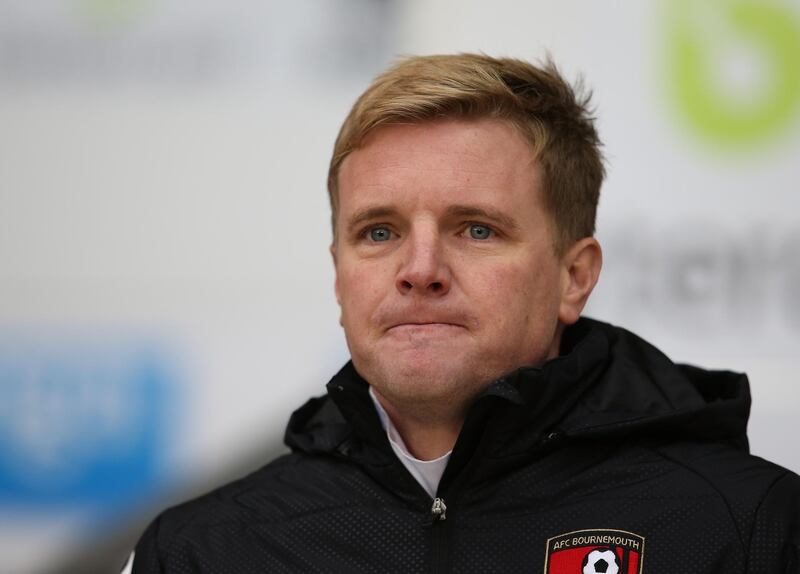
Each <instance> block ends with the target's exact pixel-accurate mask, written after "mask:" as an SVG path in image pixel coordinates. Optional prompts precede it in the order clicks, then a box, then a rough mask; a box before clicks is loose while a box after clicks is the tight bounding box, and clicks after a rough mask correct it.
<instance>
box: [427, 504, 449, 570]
mask: <svg viewBox="0 0 800 574" xmlns="http://www.w3.org/2000/svg"><path fill="white" fill-rule="evenodd" d="M430 512H431V518H432V519H433V520H432V521H431V522H430V523H429V524H430V529H431V545H432V546H431V558H432V560H431V569H430V572H431V573H432V574H437V573H438V572H449V571H450V567H449V566H450V565H449V563H448V562H449V559H450V549H449V546H450V544H449V534H448V533H449V530H450V528H448V525H449V522H445V520H447V504H445V502H444V498H440V497H438V496H437V497H436V498H434V499H433V503H432V504H431V510H430Z"/></svg>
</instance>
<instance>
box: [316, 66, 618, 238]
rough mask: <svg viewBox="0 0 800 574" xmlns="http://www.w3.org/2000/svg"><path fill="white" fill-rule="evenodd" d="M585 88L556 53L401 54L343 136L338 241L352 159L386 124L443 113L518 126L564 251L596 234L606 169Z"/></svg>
mask: <svg viewBox="0 0 800 574" xmlns="http://www.w3.org/2000/svg"><path fill="white" fill-rule="evenodd" d="M580 91H581V90H577V92H578V93H576V90H575V89H573V87H572V86H571V85H570V84H569V83H568V82H567V81H565V80H564V78H563V77H562V76H561V74H560V73H559V72H558V70H557V69H556V67H555V65H554V64H553V63H552V62H551V61H549V60H548V61H547V62H545V64H544V65H543V66H541V67H537V66H534V65H532V64H530V63H528V62H525V61H522V60H517V59H512V58H492V57H490V56H486V55H484V54H457V55H441V56H414V57H409V58H406V59H403V60H401V61H399V62H398V63H396V64H395V65H393V66H392V67H390V68H389V69H388V70H386V71H385V72H384V73H383V74H381V75H380V76H378V77H377V78H376V79H375V80H374V81H373V82H372V84H371V85H370V86H369V87H368V88H367V90H366V91H365V92H364V93H363V94H362V95H361V96H360V97H359V98H358V100H356V103H355V104H354V105H353V108H352V109H351V110H350V113H349V114H348V116H347V118H346V119H345V121H344V124H343V125H342V128H341V130H340V131H339V135H338V137H337V138H336V143H335V145H334V149H333V157H332V158H331V163H330V168H329V171H328V193H329V196H330V202H331V217H332V222H333V233H334V240H335V238H336V219H337V216H338V209H339V201H338V199H339V197H338V176H339V169H340V167H341V165H342V162H343V161H344V159H345V158H346V157H347V156H348V155H349V154H350V153H351V152H353V151H354V150H356V149H358V148H359V147H360V146H361V145H362V144H363V142H364V140H365V138H366V136H367V135H368V134H369V133H370V132H371V131H372V130H374V129H375V128H377V127H379V126H384V125H389V124H393V123H420V122H425V121H433V120H436V119H442V118H464V119H477V118H497V119H501V120H506V121H508V122H509V123H511V124H512V125H513V126H515V127H516V128H517V129H518V130H520V132H521V133H522V135H523V136H524V137H525V138H526V140H527V141H528V142H529V143H530V145H531V151H532V154H533V157H534V158H535V159H536V160H537V161H538V162H539V164H540V165H541V167H542V170H543V176H544V177H543V195H544V197H543V200H544V206H545V209H546V210H547V211H548V212H549V214H550V216H551V217H552V220H553V223H554V224H555V234H554V235H555V237H554V242H555V245H554V247H555V250H556V252H558V253H559V254H561V253H563V252H564V251H565V250H566V248H567V247H568V246H569V245H571V244H572V243H574V242H575V241H578V240H579V239H581V238H583V237H588V236H591V235H593V234H594V229H595V217H596V212H597V203H598V200H599V197H600V186H601V185H602V182H603V177H604V175H605V171H604V168H603V158H602V154H601V152H600V146H601V143H600V139H599V138H598V136H597V131H596V130H595V127H594V118H593V117H592V115H591V111H590V109H589V101H590V97H591V95H590V94H588V93H587V94H586V95H580Z"/></svg>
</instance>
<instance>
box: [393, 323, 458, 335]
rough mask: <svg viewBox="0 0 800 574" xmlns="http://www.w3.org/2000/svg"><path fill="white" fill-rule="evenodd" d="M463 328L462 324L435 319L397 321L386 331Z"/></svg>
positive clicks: (412, 331) (415, 331) (431, 331)
mask: <svg viewBox="0 0 800 574" xmlns="http://www.w3.org/2000/svg"><path fill="white" fill-rule="evenodd" d="M460 329H465V327H464V325H459V324H457V323H446V322H437V321H425V322H416V321H409V322H407V323H398V324H397V325H392V326H391V327H389V328H388V329H387V330H386V332H387V333H409V334H410V333H439V332H447V331H452V330H460Z"/></svg>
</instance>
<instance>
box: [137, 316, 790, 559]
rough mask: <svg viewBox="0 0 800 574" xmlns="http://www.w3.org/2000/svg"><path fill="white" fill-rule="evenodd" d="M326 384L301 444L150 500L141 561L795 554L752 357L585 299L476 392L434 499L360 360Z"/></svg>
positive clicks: (296, 437)
mask: <svg viewBox="0 0 800 574" xmlns="http://www.w3.org/2000/svg"><path fill="white" fill-rule="evenodd" d="M327 388H328V395H327V396H325V397H322V398H316V399H311V400H310V401H309V402H308V403H306V405H305V406H303V407H302V408H300V409H299V410H298V411H296V412H295V413H294V414H293V415H292V418H291V420H290V422H289V426H288V429H287V431H286V437H285V440H286V443H287V444H288V445H289V447H291V449H292V453H291V454H288V455H286V456H283V457H281V458H279V459H277V460H275V461H274V462H272V463H270V464H268V465H267V466H265V467H264V468H262V469H261V470H259V471H257V472H255V473H253V474H252V475H250V476H248V477H246V478H244V479H241V480H239V481H238V482H235V483H232V484H229V485H227V486H224V487H222V488H220V489H218V490H216V491H214V492H212V493H210V494H208V495H206V496H204V497H202V498H199V499H197V500H194V501H191V502H189V503H186V504H184V505H181V506H179V507H176V508H173V509H171V510H168V511H166V512H165V513H163V514H162V515H161V516H160V517H159V518H157V519H156V520H155V521H154V522H153V523H152V524H151V525H150V527H149V528H148V530H147V531H146V532H145V534H144V536H143V537H142V539H141V541H140V542H139V544H138V546H137V548H136V560H135V563H134V568H133V572H134V574H142V573H148V574H149V573H175V574H178V573H180V574H183V573H188V572H208V573H212V572H213V573H231V574H239V573H250V572H253V573H255V572H259V573H264V572H404V573H409V572H503V573H506V572H545V574H566V573H567V572H574V573H575V574H580V573H582V572H583V573H591V572H606V573H607V574H613V573H614V572H621V573H624V574H633V573H639V572H644V573H649V574H656V573H661V574H674V573H681V574H690V573H715V574H716V573H726V574H734V573H750V574H755V573H764V574H767V573H769V574H777V573H795V574H796V573H799V572H800V563H799V562H798V558H799V557H800V477H798V476H797V475H795V474H794V473H791V472H789V471H787V470H785V469H783V468H781V467H779V466H776V465H774V464H771V463H769V462H766V461H764V460H762V459H760V458H757V457H755V456H751V455H749V454H748V452H747V439H746V436H745V430H746V422H747V416H748V412H749V407H750V397H749V391H748V385H747V379H746V377H745V376H744V375H741V374H736V373H731V372H726V371H715V372H712V371H705V370H701V369H698V368H694V367H688V366H680V365H675V364H673V363H672V362H670V361H669V359H667V358H666V357H665V356H664V355H663V354H661V353H660V352H659V351H658V350H657V349H655V348H654V347H652V346H651V345H649V344H648V343H646V342H644V341H643V340H641V339H639V338H638V337H636V336H635V335H633V334H631V333H629V332H627V331H625V330H623V329H619V328H616V327H612V326H610V325H607V324H604V323H599V322H596V321H591V320H588V319H582V320H581V321H579V322H578V323H577V324H576V325H575V326H573V327H571V328H569V329H567V331H566V332H565V335H564V340H563V342H562V355H561V356H560V357H558V358H557V359H554V360H551V361H549V362H548V363H546V364H545V365H544V366H543V367H542V368H523V369H520V370H518V371H516V372H514V373H511V374H510V375H508V376H507V377H504V378H501V379H499V380H497V381H494V382H493V383H492V384H491V385H489V387H488V388H487V390H486V391H485V393H484V394H483V395H482V396H481V397H480V398H479V399H478V400H477V401H476V402H475V404H474V405H473V406H472V408H471V410H470V411H469V413H468V415H467V418H466V421H465V424H464V427H463V430H462V432H461V434H460V436H459V438H458V441H457V443H456V445H455V448H454V450H453V454H452V456H451V459H450V462H449V464H448V467H447V469H446V470H445V473H444V475H443V477H442V481H441V483H440V486H439V490H438V492H437V500H436V501H432V500H431V499H430V497H429V496H428V495H427V494H426V493H425V491H424V490H423V489H422V487H421V486H419V484H417V482H416V481H415V480H414V479H413V478H412V477H411V476H410V475H409V474H408V472H407V471H406V469H405V468H404V467H403V465H402V464H401V463H400V461H399V460H398V459H397V458H396V457H395V455H394V454H393V452H392V450H391V447H390V446H389V443H388V441H387V438H386V434H385V432H384V431H383V429H382V428H381V426H380V422H379V420H378V417H377V415H376V413H375V410H374V407H373V405H372V403H371V400H370V398H369V395H368V393H367V390H368V386H367V384H366V382H364V380H363V379H361V377H359V375H358V374H357V373H356V371H355V370H354V368H353V366H352V365H351V364H347V365H346V366H345V367H344V368H343V369H342V370H341V371H340V372H339V373H338V374H337V375H336V376H335V377H334V378H333V379H332V380H331V382H330V383H329V384H328V387H327ZM434 502H435V504H434ZM445 507H446V509H445Z"/></svg>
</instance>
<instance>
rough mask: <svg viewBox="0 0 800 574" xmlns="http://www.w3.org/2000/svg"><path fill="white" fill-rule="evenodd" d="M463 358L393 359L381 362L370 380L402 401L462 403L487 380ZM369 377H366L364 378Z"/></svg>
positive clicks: (477, 391)
mask: <svg viewBox="0 0 800 574" xmlns="http://www.w3.org/2000/svg"><path fill="white" fill-rule="evenodd" d="M477 372H478V371H477V369H475V368H471V367H470V365H468V364H466V363H464V362H458V361H453V360H451V361H448V362H446V363H444V362H442V361H441V359H440V360H439V361H435V362H428V361H420V362H416V361H415V362H408V361H393V362H392V363H391V364H387V365H382V368H381V369H380V375H379V376H377V377H376V378H375V381H370V382H373V384H374V385H375V386H376V387H377V388H378V390H379V391H380V392H381V394H383V395H384V396H385V397H386V398H387V399H389V400H390V401H401V402H403V403H426V402H427V403H431V402H434V403H442V402H446V403H463V402H465V401H471V400H472V398H474V397H475V396H476V395H477V394H479V393H480V392H481V391H482V390H483V388H485V387H486V385H487V384H488V383H489V382H490V381H485V380H482V378H481V377H476V373H477ZM367 380H369V379H367Z"/></svg>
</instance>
